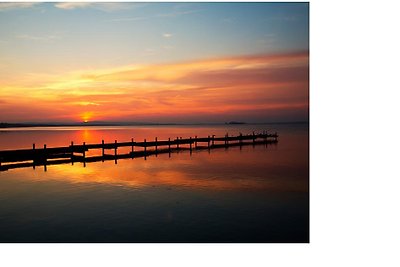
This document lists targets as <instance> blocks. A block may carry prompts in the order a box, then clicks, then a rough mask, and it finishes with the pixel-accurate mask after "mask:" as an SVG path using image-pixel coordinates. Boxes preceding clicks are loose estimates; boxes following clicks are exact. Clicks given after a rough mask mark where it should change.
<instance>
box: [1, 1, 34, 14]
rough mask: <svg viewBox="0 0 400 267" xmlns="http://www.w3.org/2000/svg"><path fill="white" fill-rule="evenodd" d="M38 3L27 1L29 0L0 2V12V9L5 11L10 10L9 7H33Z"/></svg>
mask: <svg viewBox="0 0 400 267" xmlns="http://www.w3.org/2000/svg"><path fill="white" fill-rule="evenodd" d="M37 4H40V3H29V2H23V3H0V12H1V11H6V10H11V9H20V8H30V7H33V6H34V5H37Z"/></svg>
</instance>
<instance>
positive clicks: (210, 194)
mask: <svg viewBox="0 0 400 267" xmlns="http://www.w3.org/2000/svg"><path fill="white" fill-rule="evenodd" d="M263 130H268V131H273V132H275V131H277V132H278V133H279V135H280V136H279V142H278V143H277V144H271V145H267V146H266V145H255V146H252V145H250V146H243V147H242V148H240V147H229V148H227V149H225V148H218V149H212V150H210V151H208V150H198V151H193V153H192V154H190V153H189V151H180V152H179V153H177V152H174V153H172V154H171V156H169V155H168V154H159V155H157V156H155V155H153V156H149V157H147V159H146V160H145V159H144V158H134V159H120V160H118V162H117V164H115V162H114V161H105V162H94V163H87V164H86V167H84V166H83V164H81V163H74V165H71V164H64V165H54V166H47V171H46V172H45V171H44V169H43V167H36V169H32V168H20V169H13V170H8V171H4V172H0V241H1V242H308V241H309V142H308V124H281V125H278V124H277V125H274V124H265V125H220V126H151V127H149V126H135V127H86V128H78V127H65V128H21V129H5V130H1V131H0V150H4V149H16V148H31V147H32V143H35V144H36V147H42V146H43V144H46V145H47V146H48V147H52V146H67V145H69V144H70V142H71V141H74V143H75V144H80V143H82V142H84V141H85V142H86V143H101V140H102V139H104V140H105V142H114V140H118V141H121V142H122V141H130V140H131V138H134V139H135V140H137V141H143V139H144V138H146V139H147V140H149V141H150V140H154V138H155V137H158V139H159V140H164V139H168V137H171V138H176V137H177V136H179V137H182V138H186V137H190V136H191V137H194V136H195V135H197V136H199V137H206V136H208V135H213V134H214V135H216V136H224V135H225V133H227V132H228V133H229V134H230V135H238V134H239V133H240V132H241V133H243V134H248V133H251V132H252V131H263ZM127 150H130V148H127ZM118 152H119V153H125V151H124V149H118ZM93 153H95V154H98V152H96V151H95V152H93ZM100 153H101V152H100Z"/></svg>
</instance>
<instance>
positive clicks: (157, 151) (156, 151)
mask: <svg viewBox="0 0 400 267" xmlns="http://www.w3.org/2000/svg"><path fill="white" fill-rule="evenodd" d="M155 143H156V154H157V152H158V149H157V137H156V142H155Z"/></svg>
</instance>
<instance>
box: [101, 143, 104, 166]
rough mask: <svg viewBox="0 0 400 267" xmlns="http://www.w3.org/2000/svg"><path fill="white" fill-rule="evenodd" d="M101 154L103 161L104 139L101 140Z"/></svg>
mask: <svg viewBox="0 0 400 267" xmlns="http://www.w3.org/2000/svg"><path fill="white" fill-rule="evenodd" d="M101 156H102V157H103V162H104V140H101Z"/></svg>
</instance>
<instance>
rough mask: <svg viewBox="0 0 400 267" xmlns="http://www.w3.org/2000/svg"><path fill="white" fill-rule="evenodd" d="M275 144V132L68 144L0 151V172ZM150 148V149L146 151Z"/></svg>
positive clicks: (45, 168) (276, 138)
mask: <svg viewBox="0 0 400 267" xmlns="http://www.w3.org/2000/svg"><path fill="white" fill-rule="evenodd" d="M277 142H278V134H277V133H276V132H275V133H273V134H269V133H267V132H266V131H264V132H262V133H257V134H256V133H254V132H253V133H252V134H248V135H242V134H240V135H238V136H229V135H228V134H226V135H225V136H223V137H215V135H212V136H207V137H201V138H199V137H197V136H195V137H194V138H192V137H190V138H186V139H182V137H180V138H179V137H177V138H176V139H173V140H171V138H168V140H163V141H162V140H158V138H157V137H156V138H155V140H153V141H147V140H146V139H144V140H143V141H142V142H137V141H134V139H133V138H132V139H131V140H130V141H128V142H117V140H115V142H113V143H104V140H103V141H102V142H101V143H100V144H86V143H85V142H83V144H81V145H77V144H74V143H73V142H71V144H70V145H69V146H66V147H47V146H46V145H44V146H43V148H37V147H36V146H35V144H33V145H32V148H30V149H19V150H3V151H0V171H7V170H9V169H16V168H26V167H33V168H35V167H37V166H44V170H45V171H46V170H47V166H48V165H58V164H67V163H72V164H74V162H82V163H83V164H84V166H86V163H88V162H97V161H105V160H114V161H115V163H117V160H118V159H126V158H138V157H144V159H146V157H147V156H150V155H157V154H161V153H169V155H171V152H174V151H179V150H189V151H190V153H192V150H200V149H208V150H210V149H215V148H223V147H225V148H227V147H230V146H240V147H241V146H245V145H256V144H273V143H277ZM120 147H130V148H131V150H130V152H129V153H125V154H118V148H120ZM138 148H140V149H138ZM149 148H151V149H149ZM92 149H98V150H100V149H101V155H98V156H88V157H87V156H86V152H88V151H89V150H92ZM108 150H113V152H114V153H113V154H106V153H105V152H106V151H108Z"/></svg>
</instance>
